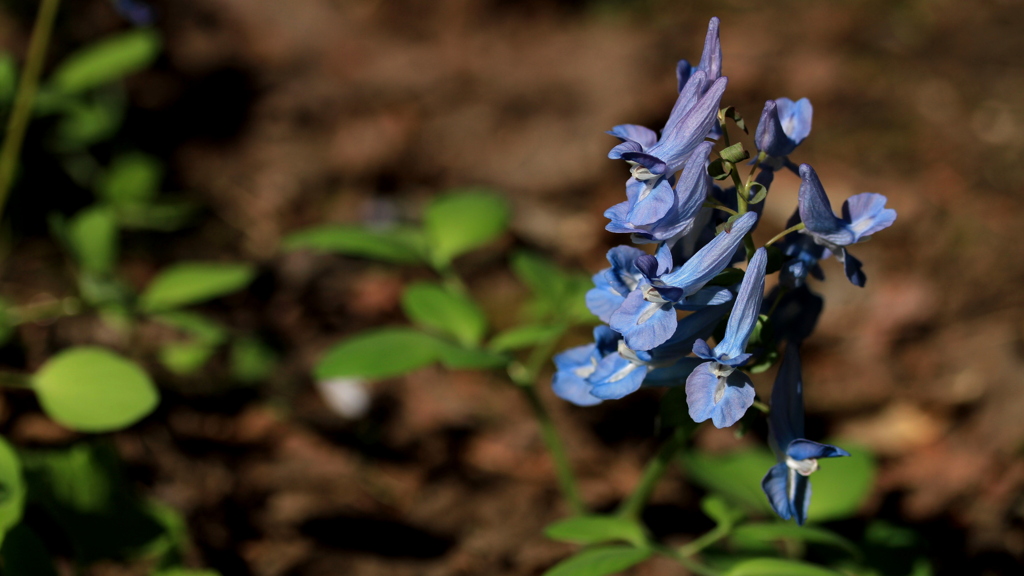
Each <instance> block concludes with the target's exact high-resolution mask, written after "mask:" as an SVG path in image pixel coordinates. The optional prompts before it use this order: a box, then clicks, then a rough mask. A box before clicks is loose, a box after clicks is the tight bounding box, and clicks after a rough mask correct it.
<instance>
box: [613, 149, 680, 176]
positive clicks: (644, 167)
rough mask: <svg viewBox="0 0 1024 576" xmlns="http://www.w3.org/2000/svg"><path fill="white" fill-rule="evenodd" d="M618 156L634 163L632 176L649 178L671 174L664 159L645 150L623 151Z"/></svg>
mask: <svg viewBox="0 0 1024 576" xmlns="http://www.w3.org/2000/svg"><path fill="white" fill-rule="evenodd" d="M620 158H622V159H623V160H625V161H626V162H629V163H631V164H634V167H633V177H634V178H637V179H639V180H650V179H651V178H655V177H659V176H666V175H668V174H671V171H669V167H668V165H667V164H666V163H665V161H664V160H662V159H661V158H659V157H657V156H655V155H653V154H649V153H647V152H624V153H623V154H622V155H621V156H620ZM645 171H646V173H645Z"/></svg>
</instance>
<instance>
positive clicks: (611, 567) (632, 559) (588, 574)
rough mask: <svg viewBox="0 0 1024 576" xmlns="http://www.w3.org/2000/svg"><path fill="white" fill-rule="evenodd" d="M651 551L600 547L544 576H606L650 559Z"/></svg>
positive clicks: (579, 555) (583, 553)
mask: <svg viewBox="0 0 1024 576" xmlns="http://www.w3.org/2000/svg"><path fill="white" fill-rule="evenodd" d="M651 553H652V552H651V550H649V549H646V548H634V547H632V546H598V547H595V548H588V549H586V550H583V551H582V552H580V553H579V554H577V555H575V556H570V557H569V558H566V559H565V560H562V561H561V562H559V563H558V564H555V565H554V566H553V567H552V568H550V569H549V570H548V571H547V572H545V573H544V576H606V575H608V574H615V573H616V572H621V571H623V570H626V569H627V568H630V567H632V566H635V565H637V564H639V563H641V562H643V561H644V560H646V559H648V558H650V556H651Z"/></svg>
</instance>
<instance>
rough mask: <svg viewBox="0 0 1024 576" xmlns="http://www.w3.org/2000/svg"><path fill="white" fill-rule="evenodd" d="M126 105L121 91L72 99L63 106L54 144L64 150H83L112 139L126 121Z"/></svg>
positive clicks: (58, 148)
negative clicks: (83, 98)
mask: <svg viewBox="0 0 1024 576" xmlns="http://www.w3.org/2000/svg"><path fill="white" fill-rule="evenodd" d="M125 108H126V102H125V97H124V95H123V94H121V93H119V92H114V93H105V92H104V93H100V94H97V95H96V96H94V97H93V98H90V99H89V100H77V99H76V100H73V101H71V102H70V103H69V104H67V105H66V106H64V110H63V115H62V116H61V117H60V120H59V121H58V123H57V137H56V139H55V140H54V141H53V143H52V146H53V147H54V148H55V149H57V150H59V151H62V152H65V153H67V152H76V151H79V152H80V151H84V150H85V149H86V148H88V147H89V146H92V145H93V144H97V143H99V142H102V141H104V140H107V139H109V138H110V137H111V136H113V135H114V134H115V133H116V132H117V130H118V129H119V128H120V127H121V124H122V123H123V122H124V115H125Z"/></svg>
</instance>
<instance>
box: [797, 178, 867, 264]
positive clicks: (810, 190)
mask: <svg viewBox="0 0 1024 576" xmlns="http://www.w3.org/2000/svg"><path fill="white" fill-rule="evenodd" d="M800 179H801V182H800V192H799V196H800V199H799V204H798V206H799V210H800V219H801V220H802V221H803V223H804V225H805V226H807V230H808V232H810V233H812V234H813V235H814V236H817V237H819V238H822V239H824V240H826V241H827V242H829V243H831V244H834V245H836V246H846V245H847V244H850V243H852V242H853V239H854V238H853V233H852V232H850V231H849V230H848V229H847V227H846V222H844V221H843V220H842V219H840V218H837V217H836V215H835V214H834V213H833V212H832V206H831V204H829V201H828V196H827V195H826V194H825V188H824V187H822V185H821V180H819V179H818V174H817V173H816V172H815V171H814V168H811V166H810V165H809V164H801V165H800Z"/></svg>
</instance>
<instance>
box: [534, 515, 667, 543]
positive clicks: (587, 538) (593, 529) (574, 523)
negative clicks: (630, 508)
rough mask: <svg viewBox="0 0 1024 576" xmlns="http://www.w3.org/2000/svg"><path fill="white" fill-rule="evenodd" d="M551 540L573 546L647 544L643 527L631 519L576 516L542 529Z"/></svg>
mask: <svg viewBox="0 0 1024 576" xmlns="http://www.w3.org/2000/svg"><path fill="white" fill-rule="evenodd" d="M544 534H545V535H546V536H547V537H548V538H551V539H552V540H560V541H562V542H572V543H575V544H603V543H605V542H615V541H622V542H628V543H630V544H633V545H634V546H637V547H643V546H645V545H646V542H647V535H646V534H645V533H644V527H643V526H642V525H641V524H640V523H639V522H637V521H636V520H634V519H632V518H621V517H617V516H577V517H574V518H566V519H565V520H561V521H558V522H555V523H554V524H551V525H550V526H548V527H547V528H545V529H544Z"/></svg>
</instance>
